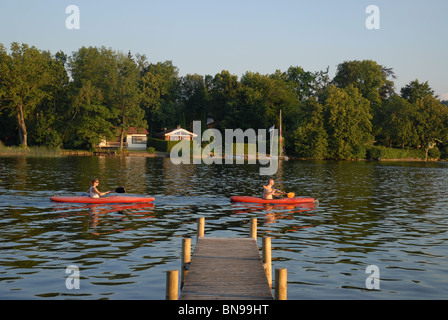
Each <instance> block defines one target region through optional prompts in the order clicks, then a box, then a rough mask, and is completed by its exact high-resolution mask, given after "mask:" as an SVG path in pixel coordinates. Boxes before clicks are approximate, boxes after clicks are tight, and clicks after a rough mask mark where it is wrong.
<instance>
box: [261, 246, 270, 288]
mask: <svg viewBox="0 0 448 320" xmlns="http://www.w3.org/2000/svg"><path fill="white" fill-rule="evenodd" d="M263 262H264V264H265V269H264V270H265V271H266V277H267V278H268V283H269V288H271V289H272V258H271V237H264V238H263Z"/></svg>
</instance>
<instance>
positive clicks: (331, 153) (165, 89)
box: [0, 43, 448, 159]
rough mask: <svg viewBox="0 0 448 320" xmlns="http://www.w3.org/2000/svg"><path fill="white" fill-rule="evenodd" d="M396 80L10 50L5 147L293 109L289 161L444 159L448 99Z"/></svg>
mask: <svg viewBox="0 0 448 320" xmlns="http://www.w3.org/2000/svg"><path fill="white" fill-rule="evenodd" d="M394 79H395V74H394V72H393V70H392V69H391V68H388V67H386V66H382V65H379V64H378V63H377V62H375V61H371V60H364V61H346V62H343V63H341V64H339V65H338V67H337V71H336V74H335V76H334V77H333V79H330V77H329V73H328V69H326V70H323V71H317V72H310V71H306V70H304V69H303V68H301V67H294V66H291V67H290V68H289V69H288V70H286V71H280V70H277V71H276V72H274V73H273V74H266V75H263V74H260V73H254V72H246V73H245V74H244V75H242V77H241V78H238V76H236V75H232V74H230V73H229V72H228V71H225V70H223V71H222V72H220V73H218V74H216V75H214V76H212V75H205V76H203V75H198V74H188V75H186V76H179V70H178V68H177V67H176V66H174V65H173V64H172V62H171V61H165V62H157V63H152V62H149V61H148V59H147V57H146V56H145V55H140V54H135V55H132V54H131V53H130V52H129V53H127V54H124V53H121V52H117V51H115V50H112V49H110V48H105V47H101V48H97V47H88V48H87V47H82V48H80V49H79V50H78V51H75V52H73V53H72V55H71V56H68V55H66V54H65V53H63V52H58V53H56V54H54V55H53V54H51V53H50V52H48V51H42V50H39V49H37V48H35V47H30V46H28V45H26V44H22V45H19V44H18V43H13V44H12V45H11V48H10V50H9V52H8V50H7V49H6V48H5V47H4V45H2V44H0V126H1V128H2V129H1V131H0V141H1V142H0V144H1V143H3V144H5V145H22V146H28V145H38V146H48V147H52V148H66V149H89V150H90V149H93V148H94V147H95V145H96V144H97V143H99V142H100V140H101V139H102V138H103V137H113V136H116V134H117V133H119V132H124V131H126V130H127V128H129V127H131V126H133V127H144V128H148V130H149V132H150V134H151V135H154V134H155V133H157V132H159V131H160V130H162V129H163V128H175V127H176V126H178V125H181V126H182V127H183V128H186V129H191V125H192V122H193V121H194V120H201V121H202V123H203V129H205V128H206V121H207V117H208V116H210V115H211V116H213V117H214V119H215V120H216V123H217V127H216V128H218V129H220V130H224V129H226V128H231V129H236V128H241V129H243V130H245V129H248V128H254V129H264V128H269V127H271V126H272V125H274V124H275V125H276V127H277V128H278V126H279V114H280V110H282V115H283V135H284V137H285V147H286V152H287V154H289V155H295V156H298V157H303V158H311V159H360V158H365V157H368V156H369V154H368V153H369V150H374V149H372V147H373V146H377V147H378V146H380V147H387V148H390V147H394V148H401V149H403V150H405V149H413V150H414V149H420V150H424V151H425V154H426V155H428V153H429V150H430V149H432V148H433V147H434V146H436V147H439V148H440V149H441V150H442V152H444V143H445V142H446V141H447V140H448V109H447V102H446V101H445V102H441V101H440V100H439V99H438V97H436V96H435V95H434V91H433V90H432V89H431V87H430V86H429V84H428V82H420V81H418V80H415V81H412V82H410V83H409V84H407V85H406V86H405V87H403V88H401V90H400V91H399V92H396V90H395V86H394ZM121 138H122V139H123V136H122V137H121ZM375 150H376V151H375V152H376V153H375V154H378V150H379V149H375Z"/></svg>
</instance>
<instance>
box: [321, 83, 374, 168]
mask: <svg viewBox="0 0 448 320" xmlns="http://www.w3.org/2000/svg"><path fill="white" fill-rule="evenodd" d="M369 109H370V103H369V101H368V100H367V99H365V98H363V97H362V95H361V93H360V92H359V91H358V89H357V88H355V87H353V86H348V87H346V88H344V89H342V88H337V87H336V86H334V85H331V86H329V87H328V90H327V98H326V101H325V105H324V119H325V128H326V131H327V134H328V155H329V157H330V158H332V159H351V158H354V159H360V158H364V157H365V152H366V146H368V145H370V144H372V142H373V136H372V124H371V119H372V116H371V114H370V112H369Z"/></svg>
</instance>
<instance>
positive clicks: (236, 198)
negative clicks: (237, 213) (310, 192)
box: [230, 196, 314, 204]
mask: <svg viewBox="0 0 448 320" xmlns="http://www.w3.org/2000/svg"><path fill="white" fill-rule="evenodd" d="M230 201H232V202H247V203H270V204H275V203H279V204H280V203H281V204H296V203H309V202H314V198H306V197H294V198H282V199H263V198H257V197H249V196H232V197H230Z"/></svg>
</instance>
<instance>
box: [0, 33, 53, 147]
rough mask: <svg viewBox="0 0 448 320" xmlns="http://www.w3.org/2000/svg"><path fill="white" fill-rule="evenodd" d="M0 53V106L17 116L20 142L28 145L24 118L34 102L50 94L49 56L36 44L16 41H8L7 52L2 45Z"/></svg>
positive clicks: (32, 107) (25, 119)
mask: <svg viewBox="0 0 448 320" xmlns="http://www.w3.org/2000/svg"><path fill="white" fill-rule="evenodd" d="M0 56H1V58H0V59H1V61H0V71H1V72H0V82H1V85H0V87H1V88H2V89H1V93H0V95H1V97H2V98H1V99H2V107H3V108H9V109H10V110H11V111H12V113H13V114H14V116H15V117H16V119H17V125H18V129H19V130H18V133H19V139H20V144H21V145H22V146H25V147H27V146H28V130H27V121H28V119H29V117H30V116H31V115H32V114H33V111H34V109H35V108H36V106H37V105H38V104H39V103H40V102H41V101H42V100H43V99H44V98H46V97H48V95H49V94H50V92H49V91H48V90H47V86H48V85H50V84H51V81H52V78H51V73H50V70H49V61H48V56H46V55H45V54H43V53H42V52H41V51H40V50H38V49H37V48H36V47H29V46H28V45H26V44H22V45H19V44H18V43H17V42H14V43H12V44H11V54H10V55H7V54H6V51H5V49H4V47H3V46H1V48H0Z"/></svg>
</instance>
